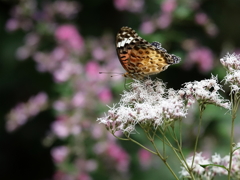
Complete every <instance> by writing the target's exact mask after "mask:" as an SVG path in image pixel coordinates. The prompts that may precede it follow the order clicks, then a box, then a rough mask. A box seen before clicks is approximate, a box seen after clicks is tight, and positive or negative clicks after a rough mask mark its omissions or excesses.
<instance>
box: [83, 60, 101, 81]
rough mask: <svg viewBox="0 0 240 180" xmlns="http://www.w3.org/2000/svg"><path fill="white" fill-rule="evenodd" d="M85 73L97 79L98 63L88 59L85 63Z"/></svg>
mask: <svg viewBox="0 0 240 180" xmlns="http://www.w3.org/2000/svg"><path fill="white" fill-rule="evenodd" d="M86 74H87V76H88V77H89V78H93V79H94V78H95V79H97V78H98V76H99V65H98V63H96V62H94V61H89V62H88V63H87V64H86Z"/></svg>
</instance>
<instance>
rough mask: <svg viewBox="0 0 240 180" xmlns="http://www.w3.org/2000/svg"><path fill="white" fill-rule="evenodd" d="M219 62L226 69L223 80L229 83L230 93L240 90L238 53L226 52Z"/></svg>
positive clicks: (239, 60)
mask: <svg viewBox="0 0 240 180" xmlns="http://www.w3.org/2000/svg"><path fill="white" fill-rule="evenodd" d="M220 62H221V63H222V65H223V66H224V67H225V68H226V69H227V75H226V76H225V78H224V80H225V82H226V83H229V84H230V87H231V89H232V91H231V93H232V92H238V91H239V90H240V55H237V54H235V53H233V54H229V53H228V54H227V55H226V56H225V57H223V58H222V59H220Z"/></svg>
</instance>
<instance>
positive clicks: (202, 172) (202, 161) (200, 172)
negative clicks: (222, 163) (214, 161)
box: [179, 152, 213, 180]
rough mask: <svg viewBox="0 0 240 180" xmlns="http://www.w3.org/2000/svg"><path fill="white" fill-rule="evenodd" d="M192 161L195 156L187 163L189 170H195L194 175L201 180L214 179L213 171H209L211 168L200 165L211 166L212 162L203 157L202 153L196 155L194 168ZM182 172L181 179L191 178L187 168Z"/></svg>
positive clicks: (188, 159)
mask: <svg viewBox="0 0 240 180" xmlns="http://www.w3.org/2000/svg"><path fill="white" fill-rule="evenodd" d="M192 160H193V156H191V157H189V158H187V159H186V162H187V164H188V167H189V168H191V167H192V168H193V172H194V174H196V175H197V176H198V177H199V179H205V180H211V178H212V177H213V174H212V172H211V171H209V168H208V167H207V168H203V167H201V166H200V165H207V164H210V163H211V161H210V160H209V159H207V158H205V157H203V156H202V152H200V153H196V155H195V158H194V162H193V166H192ZM181 169H182V170H181V171H180V172H179V173H180V176H181V177H189V176H190V175H189V173H188V171H187V170H186V169H187V167H186V166H185V167H183V166H182V167H181Z"/></svg>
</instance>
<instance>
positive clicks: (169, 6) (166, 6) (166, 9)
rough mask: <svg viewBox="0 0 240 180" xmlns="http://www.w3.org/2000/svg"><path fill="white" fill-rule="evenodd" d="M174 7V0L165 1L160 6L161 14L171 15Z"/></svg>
mask: <svg viewBox="0 0 240 180" xmlns="http://www.w3.org/2000/svg"><path fill="white" fill-rule="evenodd" d="M176 5H177V4H176V1H175V0H165V1H164V2H163V3H162V5H161V9H162V11H163V13H172V12H173V11H174V10H175V8H176Z"/></svg>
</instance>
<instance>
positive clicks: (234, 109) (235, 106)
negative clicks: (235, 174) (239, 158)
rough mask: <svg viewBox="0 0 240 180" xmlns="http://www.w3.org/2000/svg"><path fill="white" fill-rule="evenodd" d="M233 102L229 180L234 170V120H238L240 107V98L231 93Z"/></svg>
mask: <svg viewBox="0 0 240 180" xmlns="http://www.w3.org/2000/svg"><path fill="white" fill-rule="evenodd" d="M231 102H232V123H231V137H230V160H229V167H228V169H229V170H228V180H230V179H231V169H232V156H233V135H234V120H235V119H236V114H237V110H238V106H239V98H238V95H237V93H234V97H233V93H231Z"/></svg>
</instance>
